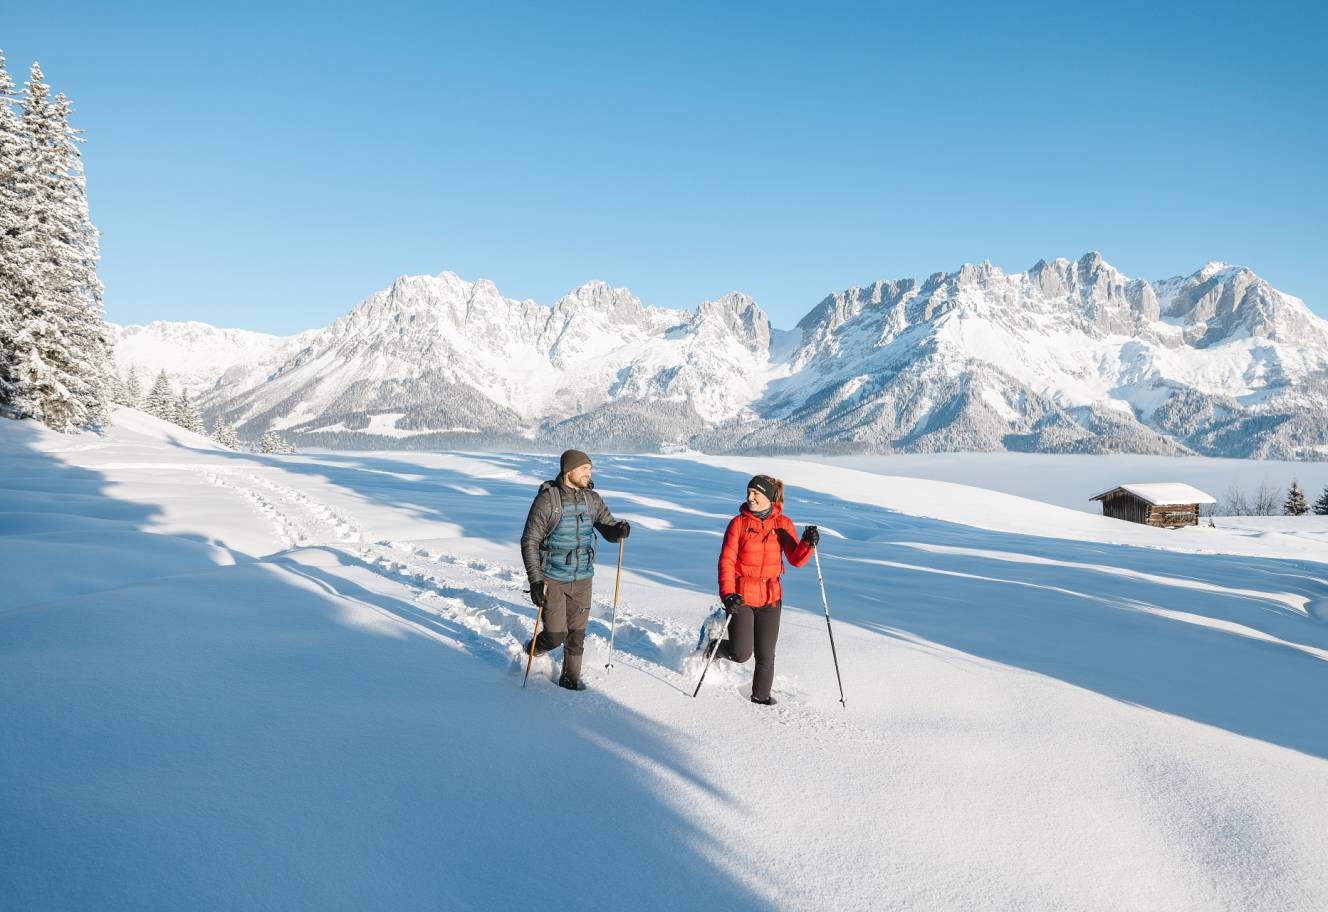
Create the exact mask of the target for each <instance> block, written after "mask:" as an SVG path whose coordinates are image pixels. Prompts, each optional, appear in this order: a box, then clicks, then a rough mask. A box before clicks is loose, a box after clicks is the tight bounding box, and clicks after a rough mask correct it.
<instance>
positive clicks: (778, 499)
mask: <svg viewBox="0 0 1328 912" xmlns="http://www.w3.org/2000/svg"><path fill="white" fill-rule="evenodd" d="M770 480H771V481H773V482H774V483H775V500H774V502H775V503H777V504H779V505H780V506H781V507H782V506H783V505H784V482H782V481H780V480H779V479H778V478H771V479H770Z"/></svg>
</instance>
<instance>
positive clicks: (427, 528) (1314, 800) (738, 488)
mask: <svg viewBox="0 0 1328 912" xmlns="http://www.w3.org/2000/svg"><path fill="white" fill-rule="evenodd" d="M116 421H117V426H116V427H115V428H114V429H113V430H112V431H111V432H110V434H109V435H108V436H107V437H106V438H97V437H94V436H91V435H82V436H74V437H62V436H58V435H54V434H50V433H46V432H43V431H41V430H39V429H38V428H35V427H34V426H32V425H31V424H30V423H17V422H12V421H0V496H2V497H3V501H0V503H2V504H3V506H0V545H2V546H3V547H0V577H2V578H3V579H4V581H5V585H4V588H3V595H0V599H3V601H0V694H3V695H4V699H3V700H0V735H2V737H0V783H3V784H2V785H0V859H3V862H2V863H0V908H5V909H10V908H13V909H25V910H27V909H71V908H95V909H135V910H139V909H182V908H187V909H233V908H283V909H287V908H357V909H359V908H382V909H440V908H503V909H506V908H514V907H518V906H520V907H524V906H526V905H533V906H535V907H539V908H555V909H561V908H583V909H592V908H593V909H610V908H663V909H692V908H707V909H708V908H725V909H734V908H776V907H777V908H825V909H901V910H902V909H936V910H949V909H981V910H987V909H1103V910H1107V909H1110V910H1121V909H1139V910H1144V909H1148V910H1154V909H1168V910H1172V909H1180V910H1184V909H1205V910H1206V909H1277V910H1320V909H1323V908H1325V907H1328V840H1326V839H1325V838H1324V833H1325V830H1324V821H1325V820H1328V759H1326V758H1328V726H1325V724H1324V721H1323V720H1324V719H1325V718H1328V628H1326V627H1325V614H1328V543H1325V541H1324V538H1323V537H1320V536H1321V535H1322V533H1325V532H1328V528H1325V525H1324V522H1323V518H1315V517H1310V518H1305V520H1304V521H1305V523H1306V525H1305V526H1303V527H1296V528H1292V529H1287V530H1281V529H1279V528H1276V527H1279V526H1285V525H1286V524H1287V523H1289V522H1291V521H1290V520H1284V521H1272V520H1266V521H1262V522H1264V523H1265V524H1266V525H1267V526H1269V527H1270V528H1266V529H1259V528H1258V526H1259V524H1260V521H1244V522H1242V523H1241V525H1242V528H1241V529H1226V528H1218V529H1208V528H1193V529H1186V530H1180V531H1163V530H1155V529H1147V528H1142V527H1135V526H1131V525H1128V524H1125V523H1121V522H1117V521H1114V520H1109V519H1104V518H1102V517H1100V516H1095V515H1092V514H1091V513H1089V512H1085V511H1083V510H1071V509H1066V508H1064V507H1061V506H1054V505H1051V504H1048V503H1042V502H1037V501H1034V500H1028V499H1024V498H1023V497H1019V496H1015V495H1014V494H1010V493H1001V492H998V491H995V490H987V489H984V488H981V487H974V486H969V485H961V484H955V483H953V482H950V481H940V480H926V479H920V478H909V477H902V476H903V475H906V474H907V473H906V472H898V471H897V472H894V473H889V474H881V473H882V472H884V471H886V470H884V469H883V468H882V466H880V465H872V466H870V467H869V468H871V469H873V471H864V470H863V469H862V468H854V467H849V466H847V465H845V464H842V463H841V464H834V465H828V464H818V463H814V462H810V461H806V460H759V459H740V458H729V457H723V458H719V457H681V456H679V457H647V456H631V457H609V456H598V455H597V456H596V472H595V474H596V482H597V487H598V489H599V490H600V491H601V492H602V493H603V494H604V496H605V498H606V501H607V502H608V504H609V506H610V508H611V509H613V510H614V512H615V513H617V514H618V515H619V516H622V517H625V518H628V519H630V520H632V522H633V524H634V528H635V531H634V533H633V535H632V537H631V538H629V539H628V540H627V542H626V546H625V549H624V552H623V566H624V574H623V585H622V592H621V596H620V603H619V610H618V627H617V633H616V645H617V647H618V650H619V652H618V653H617V655H616V657H615V666H614V668H613V670H612V672H609V671H607V670H606V669H605V668H604V665H605V662H606V659H607V641H608V633H609V618H610V613H611V599H612V594H613V586H612V573H613V563H614V561H615V560H616V558H617V550H616V548H613V547H612V546H609V545H607V544H604V545H601V550H600V576H599V578H598V580H597V583H596V604H595V610H594V617H593V620H592V623H591V628H590V634H591V635H590V638H589V643H588V649H587V656H586V663H585V664H586V669H587V675H586V677H587V679H588V683H589V688H590V689H589V690H588V691H586V692H584V693H577V694H572V693H568V692H566V691H562V690H560V689H558V688H557V687H555V686H554V684H553V680H552V679H553V677H554V676H555V674H556V671H557V663H556V660H555V661H551V660H550V659H540V660H538V661H537V662H536V666H535V671H534V672H533V674H532V679H531V683H530V686H529V687H528V688H526V689H525V690H523V689H522V688H521V680H520V675H519V673H514V671H513V669H514V668H515V660H516V659H517V653H518V649H519V643H520V641H521V640H523V639H524V638H525V637H526V636H527V635H528V634H529V631H530V629H531V624H532V622H533V618H534V609H533V608H532V606H531V605H530V604H529V602H528V601H527V600H526V597H525V596H524V595H523V593H522V591H521V590H522V589H523V588H524V585H525V579H524V574H523V573H522V571H521V569H520V563H519V558H518V555H517V550H516V539H517V537H518V535H519V533H520V528H521V523H522V521H523V519H524V517H525V513H526V510H527V508H528V506H529V501H530V498H531V496H532V495H533V493H534V490H535V486H536V484H537V483H538V482H539V481H540V480H541V479H543V478H545V477H548V476H550V475H552V474H553V473H554V471H555V469H554V465H553V460H552V459H551V458H549V457H547V456H528V455H520V454H498V455H494V454H487V455H484V454H433V455H431V454H397V453H393V454H360V453H340V454H315V455H303V456H294V457H264V456H255V455H250V454H239V453H230V452H227V451H222V450H218V449H216V448H215V447H213V446H211V445H210V444H208V443H207V442H206V441H204V440H203V439H202V438H199V437H195V436H193V435H190V434H188V433H186V432H183V431H180V430H179V429H177V428H174V427H173V426H170V425H165V424H162V423H160V422H157V421H155V420H153V419H150V418H147V417H145V416H142V415H140V414H138V413H134V412H129V411H126V410H120V411H118V412H117V415H116ZM973 458H975V459H980V458H981V457H973ZM1085 458H1086V457H1063V459H1064V460H1070V459H1079V460H1083V459H1085ZM1118 458H1119V457H1094V459H1097V461H1098V462H1097V465H1098V468H1097V469H1095V470H1094V471H1097V472H1099V473H1100V474H1101V475H1103V476H1110V478H1114V479H1115V481H1116V482H1120V481H1127V480H1132V481H1150V480H1151V481H1190V480H1192V479H1191V478H1190V477H1189V476H1185V477H1170V478H1159V477H1146V476H1141V475H1139V473H1138V472H1134V471H1128V469H1129V468H1134V466H1129V465H1128V464H1127V465H1126V466H1125V468H1122V470H1121V471H1120V472H1115V471H1112V470H1111V466H1112V460H1113V459H1118ZM1011 459H1015V457H1006V456H1002V457H1001V460H1000V461H997V462H994V463H991V464H990V465H996V466H1002V467H1005V466H1010V467H1012V468H1002V469H1000V470H999V471H994V470H988V471H987V474H988V475H990V476H991V477H992V479H993V482H994V481H995V480H998V479H997V476H1003V475H1005V474H1006V473H1007V472H1010V471H1016V470H1017V465H1018V464H1017V463H1016V462H1011V461H1010V460H1011ZM1063 464H1066V465H1069V463H1063ZM900 465H903V463H900ZM1028 465H1033V463H1028ZM1054 465H1055V464H1054V463H1051V462H1048V463H1042V464H1040V469H1039V471H1040V472H1041V474H1042V476H1043V483H1044V486H1046V487H1048V488H1053V487H1056V485H1057V484H1058V482H1056V480H1055V479H1054V478H1052V477H1051V476H1052V474H1053V473H1052V472H1051V468H1052V467H1054ZM1086 465H1087V463H1084V462H1077V463H1073V464H1072V468H1071V469H1070V470H1068V471H1070V472H1072V473H1073V472H1082V471H1084V467H1085V466H1086ZM757 469H762V470H766V471H770V472H773V473H774V474H778V475H780V476H781V477H783V478H784V479H785V481H786V482H787V483H788V486H789V487H788V495H789V499H788V505H787V509H788V513H789V514H790V515H791V516H792V518H793V519H794V521H795V522H797V523H798V524H799V526H801V525H802V524H803V523H805V522H816V523H818V524H819V525H820V526H821V528H822V555H821V556H822V565H823V569H824V573H825V584H826V591H827V593H828V595H829V600H830V607H831V611H832V613H833V617H834V623H835V628H834V630H835V640H836V645H837V647H838V653H839V658H840V663H841V666H842V670H843V677H844V687H845V691H846V693H847V702H848V708H847V710H845V709H842V708H841V707H840V705H839V703H838V691H837V689H836V686H835V679H834V670H833V666H832V664H831V657H830V650H829V644H828V641H827V637H826V626H825V620H824V617H823V615H822V612H821V605H820V597H819V592H818V589H817V585H816V575H815V569H814V567H813V566H812V565H808V567H806V568H804V569H801V570H791V571H790V572H789V573H788V575H787V576H786V577H785V583H786V595H787V605H786V610H785V614H784V620H783V630H782V633H781V637H780V643H779V659H778V667H777V675H776V680H775V693H776V696H777V697H778V698H779V699H780V700H781V702H780V704H779V705H778V706H777V707H774V708H764V707H757V706H753V705H752V704H750V703H749V702H748V701H747V699H746V694H747V692H748V689H749V686H750V666H748V667H745V668H736V669H735V668H731V667H727V666H724V665H723V664H719V665H717V666H716V667H715V668H714V669H713V670H712V671H711V673H710V676H709V677H708V678H707V681H706V686H705V688H704V689H703V690H702V691H701V695H700V697H699V698H698V699H695V700H693V699H692V698H691V697H690V692H691V687H692V685H693V683H694V681H695V674H696V671H697V669H696V663H695V661H694V660H693V659H691V658H690V653H691V648H692V645H693V639H694V636H695V631H696V628H697V625H698V624H699V623H700V621H701V619H702V618H703V616H704V615H705V614H706V612H707V610H708V608H709V606H710V605H711V604H712V602H713V600H714V597H715V592H714V586H715V559H716V555H717V551H718V547H719V540H720V539H719V536H720V534H721V532H722V530H723V528H724V524H725V522H726V520H727V518H728V517H729V516H731V515H732V512H733V510H734V509H735V508H736V506H737V503H738V501H739V499H740V498H741V496H742V493H743V488H744V485H745V482H746V480H747V478H748V477H749V476H750V475H751V474H752V473H753V472H754V471H756V470H757ZM982 474H983V473H982V471H981V470H980V468H977V467H974V468H972V470H971V471H970V476H971V480H972V481H974V483H986V482H985V481H982V480H980V478H979V477H978V476H981V475H982ZM1117 475H1119V477H1116V476H1117ZM1109 483H1110V481H1109V482H1108V484H1109ZM1302 483H1304V479H1302ZM1076 486H1077V484H1076ZM1106 486H1107V485H1105V484H1104V485H1101V486H1097V487H1095V486H1094V485H1091V484H1090V485H1087V490H1085V492H1084V494H1083V496H1084V498H1085V499H1086V498H1087V497H1088V496H1091V495H1092V494H1094V493H1097V492H1098V491H1100V490H1102V489H1103V488H1104V487H1106ZM988 487H999V485H998V484H995V483H989V484H988ZM1310 490H1311V493H1312V494H1313V493H1315V491H1316V489H1314V488H1312V487H1311V488H1310ZM1216 493H1220V492H1216ZM1089 506H1090V507H1091V506H1092V505H1089ZM1316 523H1317V524H1318V525H1317V528H1318V529H1319V530H1320V532H1314V531H1313V529H1314V528H1315V524H1316ZM1265 533H1266V534H1265ZM1326 537H1328V536H1326ZM1288 555H1289V557H1288Z"/></svg>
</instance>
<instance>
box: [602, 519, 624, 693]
mask: <svg viewBox="0 0 1328 912" xmlns="http://www.w3.org/2000/svg"><path fill="white" fill-rule="evenodd" d="M622 553H623V540H622V539H621V538H620V539H618V575H617V576H615V577H614V578H613V623H612V624H611V625H610V626H609V661H608V662H607V663H605V665H604V667H605V668H607V669H610V670H612V668H613V635H614V634H615V633H617V632H618V583H620V582H621V581H622Z"/></svg>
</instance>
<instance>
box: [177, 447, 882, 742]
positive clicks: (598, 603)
mask: <svg viewBox="0 0 1328 912" xmlns="http://www.w3.org/2000/svg"><path fill="white" fill-rule="evenodd" d="M196 468H197V469H198V470H199V471H200V473H201V474H202V476H203V477H204V478H205V479H206V480H207V481H208V482H210V483H211V484H214V485H216V486H218V487H220V488H223V489H226V490H229V491H232V492H234V493H236V494H237V495H239V496H241V497H244V498H245V499H246V500H247V501H249V503H250V504H251V505H252V507H253V508H254V509H255V510H257V511H258V512H259V513H261V514H262V515H263V516H265V517H266V518H267V519H268V520H269V521H270V522H271V524H272V527H273V529H274V531H275V532H276V535H277V538H278V540H279V541H281V542H282V544H283V545H284V547H285V548H286V549H287V550H289V549H295V548H313V547H317V548H324V549H332V550H336V551H338V552H340V553H341V554H343V555H344V556H345V557H347V558H348V559H349V560H350V562H352V563H355V564H358V565H360V566H362V567H364V568H366V569H367V570H369V571H371V572H373V573H376V574H378V575H379V576H382V577H385V578H387V579H390V580H391V581H393V582H395V583H397V584H399V585H401V586H404V587H405V588H406V589H407V590H408V592H409V593H410V600H411V604H412V607H413V608H415V609H416V610H417V611H419V612H421V615H420V616H418V617H412V618H408V620H410V621H411V622H412V623H416V624H425V625H426V626H429V627H430V628H432V629H434V630H435V631H437V632H441V633H443V634H444V635H447V636H449V637H451V638H453V639H455V640H457V641H458V642H459V643H460V644H461V645H462V646H463V647H464V648H466V649H468V650H470V651H471V652H473V653H475V654H477V655H480V656H482V657H487V658H490V659H492V660H494V661H496V662H499V663H501V664H503V665H505V666H508V667H509V668H510V669H511V671H512V672H513V673H517V674H519V673H523V672H524V670H525V665H524V656H525V653H524V652H523V650H522V647H523V645H524V644H525V643H526V642H527V641H528V640H529V638H530V634H531V630H532V628H533V625H534V615H535V609H534V607H533V606H532V605H531V604H530V602H529V599H528V597H527V596H526V594H525V586H526V574H525V570H524V568H522V567H518V566H517V565H515V564H506V563H496V562H491V561H486V560H483V559H478V558H467V557H462V556H459V555H456V554H451V553H447V552H438V551H431V550H429V549H428V548H423V547H420V546H418V545H415V544H412V543H410V542H403V541H390V540H380V541H371V540H370V538H369V537H368V536H367V535H366V534H365V533H364V531H363V530H362V529H361V528H360V527H359V526H357V525H356V524H355V522H354V521H353V520H351V519H350V518H349V517H347V516H346V515H344V514H343V513H342V512H341V511H339V510H337V509H336V508H334V507H332V506H331V505H329V504H327V503H324V502H323V501H320V500H318V499H316V498H314V497H312V496H310V495H309V494H307V493H305V492H303V491H299V490H296V489H295V488H292V487H290V486H288V485H284V484H281V483H280V482H277V481H274V480H273V479H271V478H267V477H264V476H263V475H260V474H258V473H257V472H251V471H241V470H233V469H221V468H211V467H203V466H198V467H196ZM612 615H613V602H612V599H611V597H609V598H605V597H602V596H599V597H596V598H595V599H594V601H593V602H592V604H591V617H590V623H589V624H588V625H587V629H586V657H585V660H584V668H585V674H586V675H587V676H588V677H592V678H594V677H598V676H599V674H601V673H603V666H604V663H605V661H606V660H607V657H608V641H609V635H610V625H611V622H612ZM696 639H697V632H696V630H695V629H694V628H692V627H690V626H686V625H683V624H680V623H678V622H677V621H673V620H669V619H666V618H658V617H654V616H652V615H650V614H646V613H643V612H640V611H637V610H635V609H634V608H633V607H631V606H629V605H625V604H623V603H622V602H621V600H620V601H619V605H618V623H617V632H616V634H615V635H614V654H613V661H614V664H615V665H619V664H620V665H625V666H629V667H633V668H636V669H638V670H641V671H643V672H645V673H648V674H650V675H652V676H654V677H656V678H660V679H661V680H664V681H666V682H669V683H671V684H673V685H674V686H675V687H677V688H678V690H679V692H680V693H684V694H686V695H688V696H690V695H691V691H692V688H693V687H694V686H695V681H696V678H697V676H698V675H699V674H700V667H701V660H700V659H699V658H698V657H697V655H696V652H695V646H696ZM557 665H558V662H557V661H555V660H554V659H552V658H551V657H549V656H540V657H537V658H536V659H535V660H534V663H533V664H532V668H531V676H532V677H536V676H538V677H545V678H548V679H550V680H555V679H556V678H557V673H558V668H557ZM777 685H778V687H777V689H778V691H779V693H780V697H781V702H780V703H779V704H777V705H776V706H775V707H773V708H766V707H760V708H759V709H761V711H762V712H763V713H767V714H769V715H770V716H772V717H773V718H774V719H776V720H777V721H778V722H779V723H781V724H785V725H798V726H810V727H813V728H827V727H828V729H834V730H836V731H841V733H842V729H844V728H845V723H844V722H842V721H841V720H838V719H827V718H826V717H825V715H824V714H823V713H821V712H819V711H817V710H814V709H812V708H811V707H809V706H807V705H806V704H805V703H804V702H803V701H802V700H801V699H800V697H801V694H800V692H799V688H798V687H797V684H796V682H793V681H789V680H787V679H785V678H783V677H782V676H780V677H778V678H777ZM750 687H751V670H750V668H747V667H744V666H737V667H734V666H732V665H729V663H726V662H722V661H716V662H715V663H714V664H713V665H712V666H711V668H710V672H709V674H708V676H707V678H706V685H705V687H704V688H703V690H702V696H705V695H707V694H709V695H711V696H713V695H717V694H724V695H725V698H726V699H727V698H730V697H731V694H730V693H728V692H736V693H739V694H740V695H741V696H742V697H743V698H744V699H745V696H746V693H747V691H749V690H750ZM848 727H849V728H852V729H853V731H854V732H858V729H857V728H856V727H855V726H848ZM862 734H865V733H862Z"/></svg>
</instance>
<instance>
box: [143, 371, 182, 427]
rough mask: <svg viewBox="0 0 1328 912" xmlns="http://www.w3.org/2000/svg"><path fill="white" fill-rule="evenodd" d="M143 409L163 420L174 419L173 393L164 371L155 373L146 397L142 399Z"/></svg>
mask: <svg viewBox="0 0 1328 912" xmlns="http://www.w3.org/2000/svg"><path fill="white" fill-rule="evenodd" d="M143 411H145V412H147V413H148V414H149V415H153V416H155V417H157V418H160V419H162V420H163V421H174V420H175V394H174V393H173V392H171V381H170V379H169V378H168V377H167V376H166V371H164V370H163V371H162V372H161V373H159V374H157V379H156V380H154V381H153V382H152V389H150V390H148V397H147V399H145V400H143Z"/></svg>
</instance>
